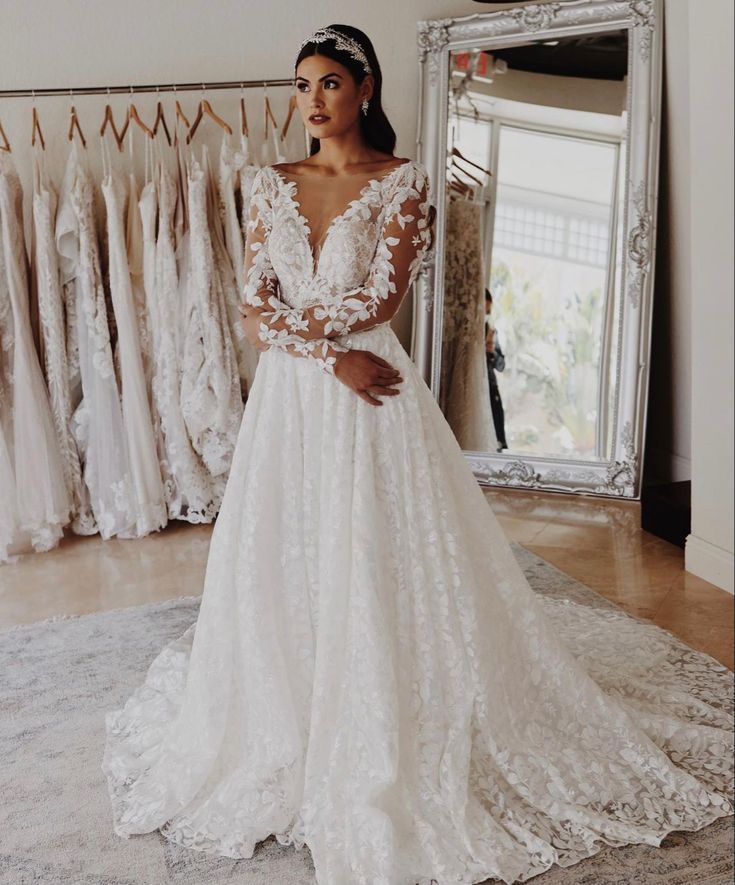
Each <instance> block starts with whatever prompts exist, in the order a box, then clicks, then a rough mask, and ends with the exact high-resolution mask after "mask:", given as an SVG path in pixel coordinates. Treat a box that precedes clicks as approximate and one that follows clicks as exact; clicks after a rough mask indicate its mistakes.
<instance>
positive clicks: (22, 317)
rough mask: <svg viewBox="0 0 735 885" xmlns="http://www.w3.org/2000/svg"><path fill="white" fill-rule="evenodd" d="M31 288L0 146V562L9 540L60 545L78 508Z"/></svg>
mask: <svg viewBox="0 0 735 885" xmlns="http://www.w3.org/2000/svg"><path fill="white" fill-rule="evenodd" d="M29 292H30V290H29V268H28V258H27V253H26V246H25V235H24V228H23V191H22V188H21V183H20V179H19V177H18V174H17V172H16V170H15V165H14V163H13V161H12V159H11V158H10V156H9V155H8V154H6V153H5V152H0V351H1V352H2V355H1V356H0V361H1V362H2V369H1V372H2V379H0V387H1V388H2V389H1V390H0V410H1V411H2V415H0V425H1V427H0V434H1V435H2V437H3V440H2V442H0V479H2V478H3V474H4V475H5V484H4V485H3V486H2V487H0V508H2V510H4V511H5V515H4V518H3V520H2V521H0V526H2V523H5V525H6V528H5V529H3V528H2V527H0V561H2V560H4V559H5V558H6V556H7V555H8V551H9V548H11V547H12V552H19V553H20V552H25V551H27V550H30V549H33V550H36V551H44V550H50V549H51V548H52V547H54V546H56V544H57V543H58V541H59V540H60V538H61V537H62V535H63V526H64V525H66V523H67V522H68V521H69V518H70V515H71V507H72V500H71V496H70V494H69V489H68V488H67V485H66V480H65V476H64V466H63V460H62V456H61V451H60V449H59V441H58V439H57V436H56V428H55V426H54V420H53V417H52V413H51V406H50V404H49V399H48V392H47V389H46V384H45V381H44V377H43V372H42V371H41V366H40V364H39V361H38V353H37V351H36V345H35V342H34V340H33V331H32V327H31V315H30V306H29V304H30V298H29ZM9 464H10V465H12V480H10V481H8V477H7V474H8V469H7V468H8V465H9ZM6 532H7V534H6Z"/></svg>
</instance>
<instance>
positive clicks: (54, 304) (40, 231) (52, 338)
mask: <svg viewBox="0 0 735 885" xmlns="http://www.w3.org/2000/svg"><path fill="white" fill-rule="evenodd" d="M57 206H58V195H57V193H56V190H55V188H54V187H53V185H52V183H51V181H50V180H49V178H48V176H47V174H46V166H45V154H44V152H43V151H40V150H38V149H36V151H35V153H34V157H33V232H34V250H33V256H32V257H33V270H34V274H35V278H36V294H37V297H38V312H39V325H40V337H41V345H42V353H43V367H44V371H45V378H46V386H47V388H48V393H49V402H50V405H51V413H52V415H53V420H54V427H55V429H56V437H57V440H58V442H59V451H60V453H61V461H62V468H63V472H64V480H65V482H66V487H67V490H68V492H69V495H70V498H71V501H72V514H73V519H72V522H71V528H72V531H74V532H76V533H77V534H80V535H92V534H94V533H95V532H96V531H97V524H96V523H95V520H94V516H93V515H92V510H91V507H90V502H89V492H88V491H87V487H86V486H85V484H84V480H83V478H82V468H81V464H80V461H79V452H78V450H77V443H76V440H75V439H74V435H73V434H72V431H71V419H72V413H73V408H72V395H71V388H70V378H69V362H68V359H67V354H66V324H65V312H64V296H63V292H62V287H61V276H60V273H59V262H58V255H57V252H56V242H55V240H54V223H55V220H56V208H57Z"/></svg>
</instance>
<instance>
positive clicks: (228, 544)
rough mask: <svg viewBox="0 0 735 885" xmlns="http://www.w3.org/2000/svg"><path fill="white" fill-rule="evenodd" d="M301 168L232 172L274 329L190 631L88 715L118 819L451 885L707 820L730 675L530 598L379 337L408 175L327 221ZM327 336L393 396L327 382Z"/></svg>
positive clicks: (416, 175) (172, 835) (405, 217)
mask: <svg viewBox="0 0 735 885" xmlns="http://www.w3.org/2000/svg"><path fill="white" fill-rule="evenodd" d="M307 178H310V176H305V177H303V178H302V179H299V180H295V179H294V178H293V177H291V176H290V175H288V174H286V173H284V172H283V171H282V170H279V169H276V168H275V167H271V166H269V167H265V168H263V169H262V170H261V171H260V172H259V173H258V175H257V176H256V179H255V181H254V184H253V190H252V194H251V215H250V224H249V231H248V242H247V243H246V279H247V286H246V290H245V296H246V299H247V300H248V301H249V302H250V303H251V304H253V305H260V306H261V307H262V308H263V312H262V313H261V326H260V337H261V339H262V340H264V341H265V340H268V341H270V343H271V346H270V347H269V348H268V349H267V350H265V351H263V352H261V354H260V360H259V363H258V370H257V373H256V377H255V382H254V384H253V387H252V390H251V392H250V397H249V399H248V401H247V404H246V407H245V413H244V416H243V420H242V424H241V427H240V432H239V436H238V439H237V445H236V448H235V452H234V457H233V461H232V467H231V470H230V474H229V480H228V483H227V487H226V490H225V495H224V499H223V502H222V509H221V511H220V514H219V517H218V519H217V522H216V524H215V527H214V532H213V534H212V539H211V547H210V552H209V560H208V563H207V570H206V576H205V582H204V591H203V596H202V600H201V607H200V610H199V616H198V620H197V621H196V623H195V624H192V625H191V626H190V627H189V629H188V630H186V631H185V632H184V633H183V635H181V636H180V637H179V638H177V639H175V640H173V641H172V642H170V643H169V644H167V645H166V646H165V647H164V648H163V649H162V650H161V652H160V654H158V655H157V657H156V658H155V660H153V661H152V662H151V663H150V666H149V669H148V671H147V674H146V676H145V678H144V680H142V682H141V684H140V685H139V687H138V688H136V689H135V691H134V692H133V693H132V695H131V696H130V697H129V699H128V700H127V702H126V703H125V705H124V707H123V708H121V709H119V710H114V711H109V712H108V713H107V716H106V728H107V743H106V746H105V750H104V756H103V760H102V768H103V770H104V772H105V775H106V778H107V784H108V788H109V794H110V798H111V804H112V809H113V820H114V829H115V832H116V833H117V834H119V835H120V836H123V837H128V836H130V835H131V834H137V833H148V832H152V831H154V830H156V829H160V830H161V832H162V833H163V834H164V835H165V836H166V837H167V838H168V839H170V840H172V841H174V842H176V843H178V844H180V845H182V846H186V847H189V848H192V849H197V850H200V851H204V852H209V853H211V854H214V855H223V856H226V857H231V858H248V857H251V856H252V854H253V851H254V848H255V846H256V843H258V842H259V841H261V840H263V839H266V838H267V837H268V836H270V835H275V836H276V838H277V839H278V841H279V842H280V843H282V844H292V845H294V846H296V847H297V848H300V847H302V846H303V845H304V844H308V847H309V849H310V851H311V854H312V857H313V861H314V865H315V870H316V881H317V882H318V883H319V885H358V883H359V885H367V883H369V885H415V883H420V885H429V883H440V885H449V883H464V885H469V883H477V882H481V881H484V880H485V879H486V878H490V877H498V878H501V879H502V880H503V881H504V882H506V883H511V882H516V881H524V880H526V879H528V878H530V877H532V876H534V875H536V874H538V873H540V872H542V871H543V870H545V869H547V868H549V867H550V866H552V864H560V865H562V866H568V865H571V864H574V863H577V862H578V861H580V860H582V859H583V858H586V857H589V856H590V855H592V854H595V853H596V852H598V851H599V850H600V849H601V848H602V847H603V845H604V844H608V845H624V844H628V843H646V844H649V845H658V844H660V842H661V840H662V838H663V837H664V836H665V835H666V834H667V833H668V832H669V831H671V830H676V829H683V830H695V829H699V828H700V827H703V826H704V825H706V824H708V823H710V822H711V821H713V820H715V819H716V818H718V817H721V816H723V815H728V814H732V813H733V797H732V787H733V763H732V747H733V732H732V720H731V697H732V691H731V676H732V674H731V673H730V672H729V671H728V670H726V669H725V668H724V667H722V666H721V665H720V664H718V663H717V662H716V661H714V660H713V659H712V658H710V657H708V656H707V655H704V654H701V653H698V652H695V651H693V650H691V649H688V648H687V647H686V646H684V645H683V644H682V643H680V642H679V641H678V640H677V639H675V637H673V636H672V635H671V634H669V633H666V632H665V631H663V630H660V629H659V628H657V627H655V626H654V625H651V624H647V623H645V622H640V621H636V620H634V619H632V618H629V617H627V616H625V615H623V614H622V613H618V612H616V611H609V610H598V609H590V608H586V607H584V606H580V605H577V604H575V603H573V602H571V601H569V600H565V599H553V600H544V601H543V602H542V601H541V599H540V598H539V597H536V595H535V594H534V592H533V591H532V589H531V588H530V586H529V584H528V583H527V581H526V579H525V576H524V575H523V572H522V571H521V569H520V567H519V565H518V563H517V561H516V559H515V557H514V555H513V551H512V550H511V548H510V546H509V544H508V542H507V540H506V538H505V536H504V534H503V531H502V529H501V528H500V525H499V523H498V521H497V519H496V518H495V516H494V514H493V512H492V510H491V509H490V508H489V507H488V504H487V502H486V500H485V497H484V495H483V494H482V491H481V489H480V488H479V486H478V485H477V482H476V480H475V478H474V476H473V475H472V473H471V471H470V470H469V468H468V465H467V462H466V460H465V458H464V456H463V454H462V451H461V449H460V448H459V446H458V444H457V441H456V439H455V437H454V434H453V433H452V431H451V429H450V427H449V425H448V424H447V422H446V421H445V419H444V417H443V416H442V414H441V411H440V410H439V407H438V404H437V403H436V401H435V399H434V397H433V396H432V394H431V391H430V390H429V388H428V387H427V386H426V384H425V383H424V381H423V379H422V377H421V375H420V374H419V372H418V370H417V369H416V367H415V365H414V364H413V362H412V361H411V359H410V358H409V356H408V354H407V353H406V352H405V350H404V349H403V347H402V346H401V344H400V342H399V340H398V338H397V337H396V335H395V334H394V332H393V331H392V329H391V326H390V323H389V321H390V318H391V317H392V316H393V315H394V313H395V311H396V310H397V308H398V305H399V303H400V301H401V299H402V297H403V295H404V293H405V291H406V290H407V288H408V286H409V285H410V283H411V282H412V280H413V279H414V278H415V276H416V274H417V273H418V270H419V266H420V262H421V260H422V258H423V256H424V254H425V252H426V249H427V246H428V240H429V234H428V230H427V226H426V215H427V211H428V181H427V176H426V170H425V168H424V167H423V166H422V165H421V164H420V163H418V162H415V161H409V162H406V163H402V164H400V165H397V166H395V167H394V168H392V169H391V170H390V171H388V172H387V173H384V174H381V175H380V177H378V178H372V179H370V180H369V181H368V182H367V183H366V184H365V186H364V187H363V188H362V190H361V191H360V192H359V194H358V195H357V196H354V190H355V189H354V185H353V189H352V194H353V199H352V200H350V201H349V202H348V201H347V200H344V201H343V203H342V205H343V206H344V207H345V208H343V209H342V211H341V212H339V214H336V215H334V217H333V218H332V219H331V220H330V221H327V219H328V218H329V215H328V214H324V203H325V202H329V199H328V198H327V196H326V195H325V194H321V196H322V197H323V199H322V200H320V191H319V190H317V194H316V195H312V198H311V199H308V200H307V197H308V186H307V184H308V182H307V180H306V179H307ZM297 198H298V199H297ZM307 201H308V202H309V203H310V204H311V206H312V207H317V208H316V209H315V210H314V211H310V212H309V213H308V218H307V213H306V204H307ZM330 208H331V206H330ZM316 213H319V214H321V215H322V216H323V217H322V218H320V219H319V223H318V224H317V220H316V219H315V214H316ZM330 214H331V213H330ZM321 231H324V234H323V235H322V236H321V237H318V238H317V239H316V240H315V237H317V233H318V232H321ZM319 242H321V249H320V250H319V252H318V254H317V248H316V247H317V245H318V244H319ZM351 348H359V349H365V350H368V351H371V352H373V353H375V354H377V355H379V356H381V357H383V358H384V359H385V360H387V361H388V362H389V363H390V364H391V365H392V366H394V367H395V368H397V369H398V370H399V371H400V373H401V375H402V377H403V379H404V381H403V383H402V384H401V385H400V390H401V392H400V394H399V395H397V396H390V397H389V396H386V397H384V398H383V399H382V405H380V406H374V405H371V404H370V403H367V402H365V401H364V400H362V399H361V398H359V397H358V396H357V395H356V394H355V393H354V392H353V391H352V390H351V389H349V388H348V387H347V386H345V385H343V384H342V383H341V382H340V381H339V380H338V379H337V378H336V377H335V376H334V375H333V370H334V364H335V363H334V360H335V359H336V358H337V356H338V354H339V353H340V352H342V351H344V350H345V349H351Z"/></svg>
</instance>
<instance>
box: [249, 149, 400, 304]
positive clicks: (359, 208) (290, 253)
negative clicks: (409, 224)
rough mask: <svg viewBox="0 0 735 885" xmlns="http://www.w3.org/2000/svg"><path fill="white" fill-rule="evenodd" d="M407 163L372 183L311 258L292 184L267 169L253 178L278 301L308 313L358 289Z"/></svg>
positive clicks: (335, 222)
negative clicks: (266, 225)
mask: <svg viewBox="0 0 735 885" xmlns="http://www.w3.org/2000/svg"><path fill="white" fill-rule="evenodd" d="M416 165H417V164H416V162H415V161H413V160H410V161H408V162H407V163H402V164H400V165H398V166H395V167H394V168H393V169H391V170H390V172H388V173H384V174H383V175H382V176H381V177H379V178H372V179H371V180H370V181H369V182H368V183H367V184H366V185H365V187H364V188H362V190H361V191H360V193H359V195H358V196H357V198H356V199H354V200H352V201H351V202H350V203H349V204H348V205H347V206H346V207H345V209H344V210H343V211H342V212H341V213H340V214H338V215H336V216H335V217H334V218H333V219H332V221H331V222H330V223H329V225H327V227H326V233H325V235H324V236H323V237H321V238H320V240H321V250H320V251H319V253H318V256H315V255H314V252H313V250H312V246H311V243H310V240H311V230H310V226H309V222H308V220H307V219H306V217H305V216H304V215H303V214H302V211H301V206H300V204H299V201H298V199H297V197H298V184H297V183H296V182H295V181H294V180H292V179H290V178H288V177H287V176H285V175H283V174H282V173H281V172H280V171H279V170H277V169H275V168H274V167H273V166H264V167H263V168H262V169H261V170H260V172H259V173H258V176H259V177H261V179H262V180H261V182H259V184H260V186H259V187H255V186H254V188H253V191H254V193H255V194H256V195H258V196H260V195H261V194H263V195H264V196H265V198H266V200H267V202H268V205H269V208H270V212H271V214H270V219H271V229H270V231H269V235H268V254H269V257H270V261H271V264H272V266H273V270H274V271H275V273H276V276H277V277H278V282H279V288H280V298H281V300H282V301H284V302H285V303H286V304H288V305H289V306H291V307H308V306H309V305H310V304H315V303H318V302H322V301H325V300H329V298H330V297H335V296H336V295H338V293H342V292H347V291H349V290H353V289H355V288H356V287H359V286H360V285H362V284H363V283H364V282H365V280H366V277H367V275H368V273H369V271H370V269H371V263H372V261H373V257H374V255H375V252H376V247H377V245H378V242H379V240H380V235H381V228H382V223H383V219H384V218H385V217H386V215H387V214H388V212H390V211H392V210H394V209H395V206H396V204H400V201H401V199H402V195H403V193H404V192H405V189H406V183H407V178H408V177H409V175H410V173H411V172H414V170H415V166H416Z"/></svg>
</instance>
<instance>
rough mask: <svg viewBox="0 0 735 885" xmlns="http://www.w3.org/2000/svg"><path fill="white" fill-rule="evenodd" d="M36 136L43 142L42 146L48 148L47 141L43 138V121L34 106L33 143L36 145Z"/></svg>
mask: <svg viewBox="0 0 735 885" xmlns="http://www.w3.org/2000/svg"><path fill="white" fill-rule="evenodd" d="M36 138H38V140H39V141H40V142H41V147H42V148H43V149H44V150H46V142H45V141H44V140H43V132H42V131H41V123H40V121H39V119H38V111H37V110H36V106H35V105H34V106H33V129H32V130H31V144H32V145H34V146H35V144H36Z"/></svg>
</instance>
